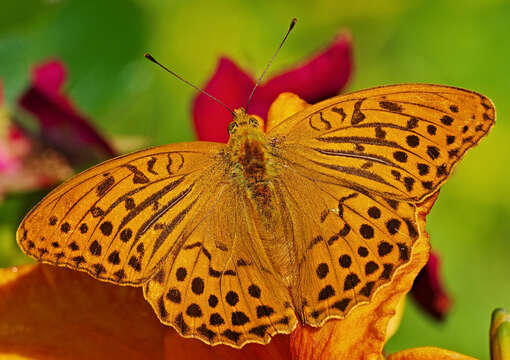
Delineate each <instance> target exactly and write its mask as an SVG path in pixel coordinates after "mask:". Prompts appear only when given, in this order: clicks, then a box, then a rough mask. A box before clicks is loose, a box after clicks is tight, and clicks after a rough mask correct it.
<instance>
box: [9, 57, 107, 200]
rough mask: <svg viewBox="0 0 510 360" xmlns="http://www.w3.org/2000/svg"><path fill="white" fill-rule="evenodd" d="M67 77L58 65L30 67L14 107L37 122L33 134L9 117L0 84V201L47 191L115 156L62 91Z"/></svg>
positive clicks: (59, 64)
mask: <svg viewBox="0 0 510 360" xmlns="http://www.w3.org/2000/svg"><path fill="white" fill-rule="evenodd" d="M66 78H67V73H66V70H65V67H64V65H63V63H61V62H60V61H58V60H51V61H48V62H45V63H42V64H39V65H37V66H35V67H34V69H33V74H32V81H31V85H30V86H29V88H28V89H27V90H26V91H25V92H24V94H23V95H22V96H21V97H20V99H19V100H18V104H19V106H20V108H21V110H22V111H26V112H29V113H31V115H32V117H33V118H34V119H36V121H37V123H38V125H39V130H38V131H37V132H35V133H34V132H30V131H28V130H27V129H25V128H24V127H23V126H22V125H21V124H20V123H19V122H18V121H16V120H17V118H11V117H10V116H9V113H8V111H7V109H6V107H5V104H4V99H3V92H2V86H1V83H0V127H1V132H0V196H1V195H3V194H4V193H8V192H16V191H26V190H36V189H42V188H46V187H49V186H52V185H54V184H55V183H57V182H60V181H62V180H65V179H66V178H68V177H69V176H71V175H72V173H73V169H72V168H79V167H83V166H86V165H90V164H91V163H95V162H98V161H100V160H103V159H105V158H106V157H111V156H114V155H115V151H114V150H113V149H112V147H111V146H110V145H109V144H108V142H107V141H106V140H105V139H104V138H103V137H102V136H101V135H100V134H99V133H98V132H97V131H96V130H95V129H94V127H93V126H92V125H91V124H90V123H89V121H88V120H87V119H86V118H85V117H84V116H83V115H81V114H80V113H79V112H78V111H77V110H76V108H75V107H74V105H73V104H72V102H71V100H70V99H69V98H68V97H67V96H66V95H65V93H64V92H63V91H62V85H63V84H64V82H65V80H66ZM19 115H20V116H23V113H22V112H21V113H20V114H19Z"/></svg>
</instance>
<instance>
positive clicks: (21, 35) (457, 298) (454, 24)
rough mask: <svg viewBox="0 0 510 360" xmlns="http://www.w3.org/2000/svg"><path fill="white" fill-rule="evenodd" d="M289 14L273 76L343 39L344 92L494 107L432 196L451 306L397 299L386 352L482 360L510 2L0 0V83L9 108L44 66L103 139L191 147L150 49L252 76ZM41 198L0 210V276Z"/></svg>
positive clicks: (494, 262) (504, 225) (183, 68)
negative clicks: (401, 307) (469, 96)
mask: <svg viewBox="0 0 510 360" xmlns="http://www.w3.org/2000/svg"><path fill="white" fill-rule="evenodd" d="M292 17H297V18H298V19H299V21H298V25H297V27H296V29H295V31H294V32H293V33H292V35H291V36H290V38H289V41H288V42H287V44H286V45H285V47H284V49H283V51H282V52H281V54H280V55H279V57H278V58H277V60H276V61H275V63H274V64H273V66H272V70H271V71H272V72H273V73H275V72H278V71H279V70H281V69H283V68H285V66H286V65H290V64H293V63H295V62H297V61H300V60H301V59H303V58H304V57H305V56H306V55H308V54H309V53H311V52H313V51H314V50H317V49H319V48H321V47H322V46H325V45H326V44H327V43H328V42H329V41H330V40H331V38H332V37H333V36H334V34H335V33H336V32H337V31H338V30H339V29H341V28H348V29H350V30H351V32H352V34H353V38H354V46H355V59H356V60H355V66H356V69H355V73H354V77H353V80H352V81H351V83H350V87H349V88H350V89H352V90H355V89H360V88H365V87H370V86H375V85H381V84H389V83H400V82H429V83H442V84H448V85H454V86H461V87H466V88H469V89H473V90H476V91H479V92H481V93H483V94H485V95H488V96H489V97H490V98H492V100H493V101H494V102H495V104H496V107H497V110H498V114H497V119H498V120H497V125H496V127H495V128H494V129H493V131H492V133H491V134H490V136H489V137H488V139H485V140H484V141H483V142H482V144H480V146H478V147H477V148H476V149H474V150H473V151H472V152H470V153H469V155H468V156H467V158H466V159H464V160H463V161H462V163H461V164H460V166H459V167H458V168H457V170H456V173H455V175H454V176H453V177H452V178H451V179H450V181H448V183H447V184H446V185H445V186H444V187H443V189H442V191H441V195H440V197H439V200H438V202H437V203H436V205H435V207H434V209H433V210H432V212H431V214H430V215H429V217H428V227H427V229H428V231H429V233H430V235H431V242H432V245H433V247H434V248H435V249H436V250H437V251H438V252H439V253H440V254H441V257H442V260H443V264H444V266H443V272H444V275H445V283H446V285H447V287H448V288H449V290H450V293H451V295H452V297H453V299H454V306H453V310H452V312H451V314H450V316H449V317H448V319H447V321H446V322H445V323H443V324H437V323H435V322H434V321H433V320H432V319H430V318H427V317H426V316H424V315H423V314H421V313H419V311H418V310H417V308H416V307H414V306H413V305H412V304H411V302H408V307H407V309H406V314H405V316H404V320H403V322H402V326H401V328H400V330H399V332H398V333H397V334H396V335H395V337H394V338H393V339H392V340H391V342H390V344H389V349H388V352H389V353H391V352H394V351H395V350H398V349H404V348H410V347H416V346H424V345H434V346H441V347H445V348H448V349H451V350H455V351H459V352H461V353H465V354H469V355H472V356H478V357H482V358H486V357H487V347H488V329H489V321H488V319H489V314H490V311H491V310H492V309H493V308H496V307H501V306H506V307H509V306H510V282H509V281H508V279H509V274H510V261H509V258H510V241H509V236H510V221H509V219H510V186H508V179H509V177H510V176H509V175H510V170H509V169H510V168H509V167H508V166H506V165H505V164H509V163H510V145H509V140H508V139H509V136H510V124H509V121H508V116H510V73H509V70H508V66H507V64H508V59H509V58H510V37H509V36H508V30H509V28H508V18H509V17H510V2H508V1H504V0H480V1H475V0H464V1H457V0H446V1H441V0H429V1H426V0H416V1H403V0H385V1H371V2H367V3H363V5H358V3H356V2H339V1H334V0H318V1H314V2H310V1H294V2H275V1H267V0H264V1H217V2H210V1H183V0H178V1H158V0H110V1H100V0H87V1H79V0H74V1H71V0H67V1H65V0H61V1H58V0H45V1H43V0H26V1H22V2H21V1H20V2H14V1H2V2H1V3H0V79H1V81H2V82H3V85H4V89H5V93H6V96H7V101H8V106H9V107H10V109H11V110H14V109H16V102H15V100H16V98H17V96H18V95H19V93H20V92H21V91H22V90H23V89H24V88H25V87H26V86H27V85H28V81H29V69H30V66H31V65H32V64H34V63H36V62H38V61H41V60H45V59H47V58H51V57H59V58H61V59H62V60H63V61H64V62H65V63H66V64H67V65H68V68H69V73H70V81H68V84H67V89H68V91H69V93H70V96H71V97H72V98H73V99H74V100H75V102H76V104H77V106H78V108H79V109H81V110H83V111H84V112H85V113H86V114H88V115H89V116H90V117H91V118H92V119H94V122H95V124H96V125H97V126H98V127H99V128H100V129H101V130H102V131H103V132H105V133H106V134H108V135H109V136H112V137H113V136H118V135H138V136H143V137H145V138H148V139H149V140H148V142H147V145H156V144H162V143H169V142H175V141H184V140H191V139H193V132H192V128H191V121H190V116H191V112H190V100H191V99H192V97H193V96H194V95H195V94H194V91H193V89H191V88H189V87H187V86H186V85H184V84H182V83H181V82H179V81H177V80H175V79H173V78H171V77H169V76H168V74H166V73H164V72H163V71H161V70H160V69H158V68H156V67H155V66H154V65H153V64H150V63H149V62H147V61H146V60H145V59H144V58H143V53H144V52H146V51H150V52H151V53H152V54H153V55H154V56H155V57H156V58H157V59H159V60H160V61H161V62H162V63H164V64H167V65H168V66H169V67H170V68H172V69H173V70H174V71H176V72H178V73H179V74H180V75H182V76H183V77H184V78H186V79H188V80H189V81H191V82H193V83H195V84H197V85H200V84H203V83H204V82H205V81H206V80H207V78H208V77H209V76H210V75H211V73H212V72H213V70H214V68H215V65H216V61H217V59H218V57H219V56H220V55H222V54H226V55H228V56H230V57H232V58H233V59H235V60H236V61H237V62H238V63H239V64H240V65H241V66H242V67H243V68H245V69H248V70H250V71H252V72H253V73H254V74H259V73H260V71H261V70H262V69H263V68H264V66H265V64H266V62H267V60H268V59H269V57H270V55H271V54H272V52H273V51H274V49H275V47H276V46H277V44H278V43H279V41H280V38H281V36H282V34H283V33H284V31H285V30H286V28H287V26H288V22H289V20H290V19H291V18H292ZM38 196H39V195H37V194H30V195H26V194H25V195H23V194H20V195H15V196H14V195H13V196H10V197H8V198H7V199H5V201H4V202H3V203H2V205H1V208H0V216H1V220H0V266H9V265H13V264H19V263H22V262H26V261H28V260H27V258H26V257H23V255H21V254H20V253H19V251H18V250H17V248H16V245H15V242H14V231H15V228H16V224H17V222H18V221H19V220H20V217H21V216H22V214H23V213H24V211H25V209H26V205H27V204H32V203H33V202H34V201H35V200H36V199H38V198H39V197H38Z"/></svg>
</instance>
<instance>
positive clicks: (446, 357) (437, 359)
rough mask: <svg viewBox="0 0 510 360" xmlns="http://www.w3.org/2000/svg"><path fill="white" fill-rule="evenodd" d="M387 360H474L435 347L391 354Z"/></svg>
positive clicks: (473, 359)
mask: <svg viewBox="0 0 510 360" xmlns="http://www.w3.org/2000/svg"><path fill="white" fill-rule="evenodd" d="M387 359H388V360H476V358H474V357H471V356H466V355H462V354H459V353H456V352H454V351H450V350H445V349H441V348H436V347H431V346H427V347H419V348H414V349H407V350H404V351H399V352H397V353H395V354H391V355H390V356H388V358H387Z"/></svg>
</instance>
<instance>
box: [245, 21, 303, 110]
mask: <svg viewBox="0 0 510 360" xmlns="http://www.w3.org/2000/svg"><path fill="white" fill-rule="evenodd" d="M296 22H297V19H296V18H294V19H292V21H291V22H290V26H289V30H287V33H286V34H285V36H284V37H283V40H282V42H281V43H280V46H278V49H276V51H275V52H274V54H273V57H272V58H271V60H269V63H268V64H267V65H266V68H265V69H264V71H263V72H262V75H260V77H259V79H258V80H257V82H256V83H255V86H254V87H253V90H252V91H251V94H250V97H249V98H248V102H247V103H246V107H245V109H246V112H248V106H250V102H251V99H252V97H253V94H254V93H255V89H257V87H258V86H259V85H260V82H261V81H262V78H263V77H264V75H266V72H267V70H268V69H269V67H270V66H271V64H272V63H273V61H274V59H275V58H276V55H278V53H279V52H280V49H281V48H282V46H283V44H284V43H285V40H287V37H288V36H289V34H290V31H291V30H292V28H293V27H294V25H296Z"/></svg>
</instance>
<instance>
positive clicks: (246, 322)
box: [144, 185, 297, 347]
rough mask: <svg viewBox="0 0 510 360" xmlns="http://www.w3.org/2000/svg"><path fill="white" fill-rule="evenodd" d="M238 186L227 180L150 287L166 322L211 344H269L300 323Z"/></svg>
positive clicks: (150, 294)
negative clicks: (208, 208)
mask: <svg viewBox="0 0 510 360" xmlns="http://www.w3.org/2000/svg"><path fill="white" fill-rule="evenodd" d="M240 190H241V189H238V188H237V189H236V187H235V186H227V185H224V186H223V188H222V189H221V190H220V192H219V193H218V198H217V199H213V201H212V202H213V203H214V205H213V206H212V208H211V210H209V211H208V213H206V214H205V213H204V214H201V215H199V216H197V217H196V219H195V222H196V223H195V224H189V225H188V227H187V228H186V229H185V230H184V232H183V233H182V241H181V242H180V246H178V247H175V248H174V249H173V250H172V251H171V252H170V254H169V256H168V258H167V260H166V263H165V265H164V266H162V267H161V271H160V272H159V273H158V274H157V275H156V276H155V277H154V278H153V279H152V280H151V281H150V282H149V283H147V285H146V286H145V287H144V293H145V297H146V298H147V300H148V301H149V302H150V303H151V304H152V306H153V308H154V310H155V311H156V313H157V314H158V316H159V318H160V320H161V321H162V322H163V323H166V324H169V325H172V326H173V327H174V328H175V329H176V330H177V331H178V332H179V333H180V334H181V335H183V336H186V337H195V338H200V339H201V340H203V341H204V342H206V343H208V344H218V343H223V344H228V345H231V346H234V347H240V346H242V345H243V344H245V343H247V342H258V343H267V342H269V340H270V339H271V337H272V336H273V335H275V334H276V333H290V332H291V331H292V330H293V329H294V327H295V326H296V323H297V318H296V316H295V313H294V309H293V306H292V305H291V301H292V300H291V298H290V296H289V292H288V290H287V289H286V288H285V287H284V285H283V284H282V281H281V280H280V279H279V278H278V275H277V274H276V273H275V271H274V270H273V267H272V265H271V263H270V262H269V260H268V258H267V256H266V254H265V253H264V251H263V250H262V249H261V248H260V246H261V243H260V239H259V238H258V234H257V231H256V229H255V226H254V221H253V214H251V213H250V207H249V204H248V200H247V199H246V198H245V194H244V190H243V191H240Z"/></svg>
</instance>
